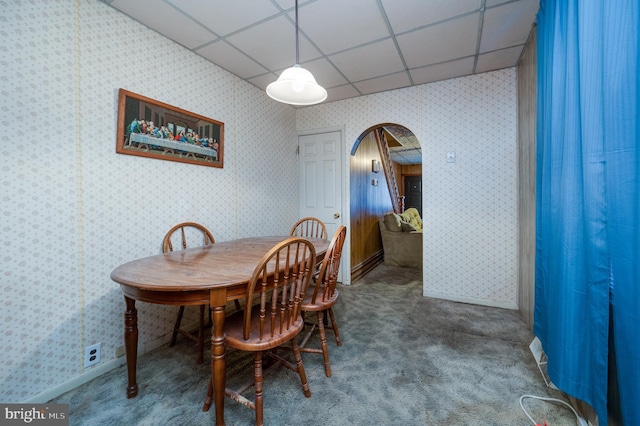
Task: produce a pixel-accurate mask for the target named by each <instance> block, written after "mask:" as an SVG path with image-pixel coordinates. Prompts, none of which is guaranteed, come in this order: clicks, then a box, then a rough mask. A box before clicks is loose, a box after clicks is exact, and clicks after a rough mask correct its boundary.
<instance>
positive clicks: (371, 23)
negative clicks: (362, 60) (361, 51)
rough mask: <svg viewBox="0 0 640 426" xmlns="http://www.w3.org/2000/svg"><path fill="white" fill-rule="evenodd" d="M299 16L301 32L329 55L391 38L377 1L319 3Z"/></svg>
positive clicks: (309, 6) (326, 1)
mask: <svg viewBox="0 0 640 426" xmlns="http://www.w3.org/2000/svg"><path fill="white" fill-rule="evenodd" d="M298 15H299V21H300V30H301V31H304V33H305V34H307V35H308V36H309V37H310V38H311V39H312V40H313V41H314V43H315V44H316V45H317V46H318V48H319V49H320V50H321V51H322V52H324V54H326V55H331V54H332V53H335V52H341V51H343V50H346V49H349V48H352V47H354V46H361V45H363V44H366V43H370V42H371V41H373V40H379V39H381V38H386V37H390V35H391V34H390V33H389V31H388V30H387V26H386V24H385V21H384V19H383V17H382V14H381V12H380V8H379V7H378V3H377V1H376V0H348V1H345V0H322V1H316V2H314V3H310V4H308V5H304V6H301V7H300V8H299V13H298ZM292 18H293V16H292Z"/></svg>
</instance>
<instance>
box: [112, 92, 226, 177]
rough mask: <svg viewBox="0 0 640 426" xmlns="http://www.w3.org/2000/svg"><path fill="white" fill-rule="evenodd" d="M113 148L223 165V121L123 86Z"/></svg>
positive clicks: (127, 151) (191, 162) (124, 152)
mask: <svg viewBox="0 0 640 426" xmlns="http://www.w3.org/2000/svg"><path fill="white" fill-rule="evenodd" d="M117 126H118V128H117V135H116V152H117V153H118V154H126V155H137V156H140V157H148V158H156V159H159V160H167V161H177V162H180V163H189V164H197V165H200V166H208V167H218V168H222V167H223V166H224V123H223V122H221V121H218V120H214V119H212V118H208V117H205V116H202V115H200V114H196V113H193V112H190V111H186V110H184V109H182V108H178V107H175V106H172V105H169V104H166V103H164V102H160V101H157V100H154V99H151V98H148V97H146V96H143V95H139V94H137V93H133V92H130V91H128V90H125V89H119V91H118V122H117Z"/></svg>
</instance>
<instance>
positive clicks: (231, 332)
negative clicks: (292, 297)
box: [224, 306, 304, 352]
mask: <svg viewBox="0 0 640 426" xmlns="http://www.w3.org/2000/svg"><path fill="white" fill-rule="evenodd" d="M243 322H244V312H242V311H241V312H236V313H234V314H232V315H230V316H228V317H227V318H226V319H225V327H224V329H225V330H224V331H225V335H226V344H227V346H229V347H232V348H235V349H239V350H242V351H251V352H257V351H266V350H269V349H273V348H276V347H278V346H280V345H282V344H283V343H286V342H288V341H289V340H291V339H292V338H293V337H295V336H297V335H298V334H299V333H300V332H301V331H302V329H303V328H304V321H303V319H302V316H301V315H300V316H298V319H296V321H295V322H294V323H293V326H292V327H290V328H289V330H284V332H283V333H274V336H273V337H271V335H270V334H271V333H270V332H269V331H268V330H265V332H264V334H265V336H264V338H263V339H260V336H259V330H260V306H254V307H253V309H252V313H251V334H250V335H249V339H247V340H245V339H244V337H243V336H242V331H243ZM274 326H275V327H274V329H275V330H278V329H279V328H280V318H278V317H276V318H275V321H274Z"/></svg>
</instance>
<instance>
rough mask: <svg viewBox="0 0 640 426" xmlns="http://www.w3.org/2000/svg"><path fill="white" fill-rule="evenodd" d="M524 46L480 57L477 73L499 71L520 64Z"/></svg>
mask: <svg viewBox="0 0 640 426" xmlns="http://www.w3.org/2000/svg"><path fill="white" fill-rule="evenodd" d="M523 48H524V46H515V47H510V48H508V49H502V50H496V51H494V52H489V53H484V54H482V55H479V56H478V64H477V65H476V72H486V71H493V70H499V69H500V68H507V67H512V66H513V65H514V64H516V63H517V62H518V59H519V58H520V54H521V53H522V49H523Z"/></svg>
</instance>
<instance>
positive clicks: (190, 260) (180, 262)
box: [111, 236, 330, 291]
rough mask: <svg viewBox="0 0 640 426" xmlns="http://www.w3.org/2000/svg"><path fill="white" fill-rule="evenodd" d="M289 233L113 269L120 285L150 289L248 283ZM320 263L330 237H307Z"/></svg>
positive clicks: (212, 246) (169, 289)
mask: <svg viewBox="0 0 640 426" xmlns="http://www.w3.org/2000/svg"><path fill="white" fill-rule="evenodd" d="M287 238H290V237H289V236H269V237H251V238H243V239H239V240H232V241H224V242H220V243H218V242H216V243H214V244H212V245H209V246H204V247H194V248H189V249H186V250H177V251H174V252H171V253H165V254H158V255H155V256H150V257H145V258H142V259H137V260H134V261H131V262H128V263H125V264H123V265H121V266H119V267H117V268H116V269H114V270H113V272H111V279H112V280H113V281H115V282H117V283H119V284H122V285H125V286H130V287H135V288H137V289H141V290H147V291H194V290H207V289H212V288H215V287H233V286H235V285H239V284H246V283H247V282H248V281H249V280H250V279H251V276H252V274H253V271H254V269H255V267H256V265H257V264H258V262H259V261H260V259H262V257H263V256H264V255H265V254H266V253H267V252H268V251H269V250H270V249H271V248H272V247H273V246H274V245H276V244H277V243H279V242H280V241H283V240H286V239H287ZM306 239H307V240H309V241H310V242H311V243H312V244H313V246H314V248H315V249H316V256H317V259H318V260H317V261H318V262H319V261H320V260H321V259H322V258H323V257H324V253H325V252H326V251H327V249H328V248H329V243H330V241H329V240H324V239H320V238H306Z"/></svg>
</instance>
